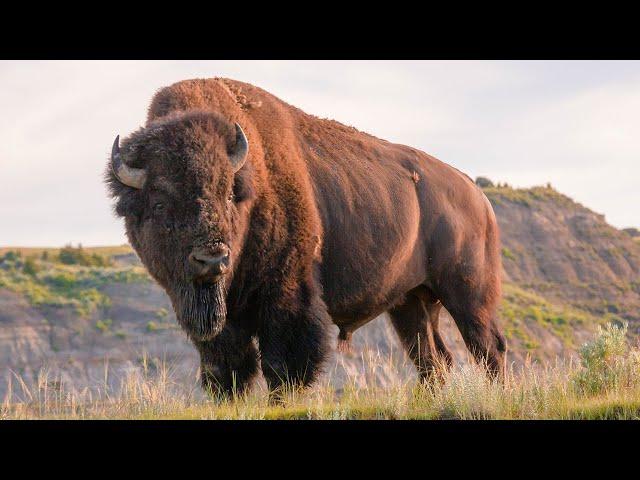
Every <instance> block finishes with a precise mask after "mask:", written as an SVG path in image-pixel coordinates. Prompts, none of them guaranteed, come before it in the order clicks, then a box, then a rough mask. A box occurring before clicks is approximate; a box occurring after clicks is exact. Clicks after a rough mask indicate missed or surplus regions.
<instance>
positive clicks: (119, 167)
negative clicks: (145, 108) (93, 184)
mask: <svg viewBox="0 0 640 480" xmlns="http://www.w3.org/2000/svg"><path fill="white" fill-rule="evenodd" d="M111 169H112V170H113V173H114V174H115V176H116V177H117V178H118V180H120V181H121V182H122V183H124V184H125V185H127V186H129V187H133V188H138V189H140V188H142V186H143V185H144V181H145V180H146V178H147V172H146V171H145V169H144V168H132V167H129V166H128V165H126V164H125V163H123V161H122V159H121V158H120V135H118V136H117V137H116V139H115V141H114V142H113V147H112V148H111Z"/></svg>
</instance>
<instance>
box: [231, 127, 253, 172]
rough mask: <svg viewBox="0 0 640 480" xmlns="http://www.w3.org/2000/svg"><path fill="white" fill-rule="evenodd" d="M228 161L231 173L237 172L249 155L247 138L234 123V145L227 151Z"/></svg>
mask: <svg viewBox="0 0 640 480" xmlns="http://www.w3.org/2000/svg"><path fill="white" fill-rule="evenodd" d="M228 153H229V161H230V162H231V166H232V167H233V172H234V173H235V172H237V171H238V170H240V169H241V168H242V166H243V165H244V162H245V161H246V160H247V155H248V153H249V141H248V140H247V136H246V135H245V134H244V132H243V131H242V128H241V127H240V125H238V124H237V123H236V143H235V145H234V146H233V147H232V148H231V149H230V150H229V152H228Z"/></svg>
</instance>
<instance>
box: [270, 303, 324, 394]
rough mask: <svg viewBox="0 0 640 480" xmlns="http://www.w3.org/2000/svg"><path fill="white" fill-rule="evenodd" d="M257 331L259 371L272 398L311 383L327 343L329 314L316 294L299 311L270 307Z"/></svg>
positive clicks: (322, 362) (322, 359)
mask: <svg viewBox="0 0 640 480" xmlns="http://www.w3.org/2000/svg"><path fill="white" fill-rule="evenodd" d="M261 320H262V321H261V324H262V326H261V328H260V331H259V334H258V335H259V342H260V355H261V364H262V373H263V375H264V377H265V380H266V381H267V384H268V386H269V391H270V392H271V394H272V399H274V398H275V399H278V398H280V394H281V393H283V390H284V389H286V388H294V389H295V388H299V387H306V386H309V385H311V384H312V383H313V382H314V381H315V380H316V379H317V378H318V376H319V374H320V373H321V372H322V367H323V364H324V361H325V360H326V359H327V357H328V355H329V352H330V351H331V347H330V336H329V325H330V323H329V322H330V321H331V319H330V317H329V315H328V313H327V311H326V306H325V305H324V302H322V300H320V299H319V298H318V299H317V300H315V301H313V302H312V304H311V305H310V306H309V307H308V308H306V309H304V310H303V311H301V312H297V313H293V312H289V311H284V310H278V309H274V310H270V311H268V312H265V313H264V317H263V318H262V319H261Z"/></svg>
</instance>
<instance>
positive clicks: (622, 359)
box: [574, 322, 640, 394]
mask: <svg viewBox="0 0 640 480" xmlns="http://www.w3.org/2000/svg"><path fill="white" fill-rule="evenodd" d="M627 327H628V324H627V323H626V322H624V323H622V324H616V323H611V324H609V325H606V326H605V327H601V326H600V325H598V333H597V335H596V338H595V339H594V340H592V341H591V342H588V343H586V344H584V345H583V346H582V348H580V360H581V364H582V369H581V370H580V371H579V372H578V373H577V374H576V375H575V378H574V381H575V384H576V386H577V388H578V389H579V391H581V392H584V393H588V394H597V393H601V392H603V391H605V390H607V389H609V388H617V387H619V386H621V385H624V384H630V383H631V384H633V383H636V382H637V379H638V373H640V352H638V351H637V350H635V349H632V348H630V347H629V345H628V343H627V340H626V334H627Z"/></svg>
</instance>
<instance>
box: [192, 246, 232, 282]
mask: <svg viewBox="0 0 640 480" xmlns="http://www.w3.org/2000/svg"><path fill="white" fill-rule="evenodd" d="M189 263H190V264H191V265H192V267H193V270H194V273H195V274H196V275H198V276H208V275H220V274H223V273H226V271H227V270H228V268H229V248H228V247H227V246H226V245H221V246H219V247H218V248H216V249H215V250H213V251H211V250H195V251H193V252H192V253H191V254H190V255H189Z"/></svg>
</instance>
